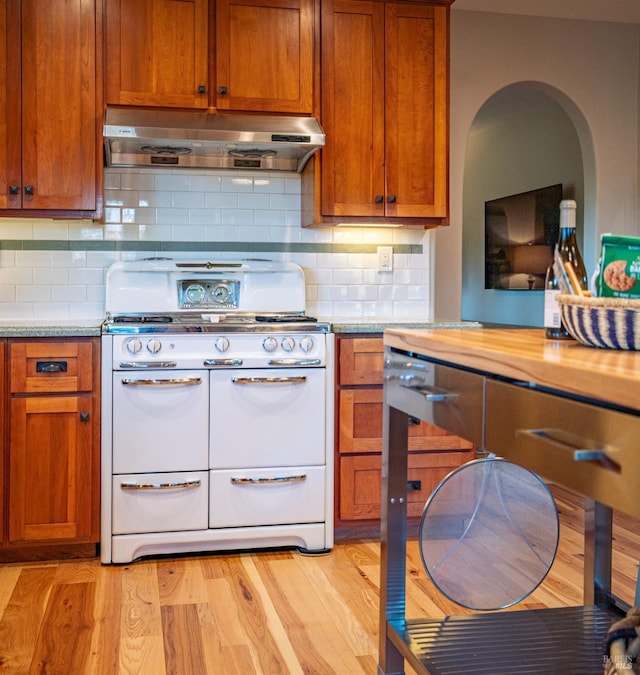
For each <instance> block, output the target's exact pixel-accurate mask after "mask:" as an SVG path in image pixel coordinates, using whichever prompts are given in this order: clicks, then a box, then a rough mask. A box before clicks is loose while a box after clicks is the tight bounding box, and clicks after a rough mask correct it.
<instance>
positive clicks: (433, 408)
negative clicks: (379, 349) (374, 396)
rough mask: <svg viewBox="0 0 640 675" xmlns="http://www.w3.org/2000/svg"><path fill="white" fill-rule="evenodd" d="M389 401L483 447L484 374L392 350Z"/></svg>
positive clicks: (388, 370) (387, 388)
mask: <svg viewBox="0 0 640 675" xmlns="http://www.w3.org/2000/svg"><path fill="white" fill-rule="evenodd" d="M387 355H388V365H387V367H386V369H385V385H386V386H385V396H386V401H387V403H388V404H389V405H390V406H392V407H394V408H397V409H398V410H402V411H403V412H405V413H407V414H409V415H412V416H414V417H417V418H419V419H421V420H424V421H425V422H429V423H430V424H433V425H435V426H437V427H440V428H442V429H446V430H447V431H448V432H450V433H452V434H454V435H456V436H460V437H462V438H466V439H467V440H469V441H471V442H472V443H474V444H475V445H477V446H478V447H483V441H484V439H483V403H484V376H482V375H478V374H476V373H471V372H469V371H466V370H461V369H458V368H451V367H449V366H443V365H440V364H436V363H432V362H431V361H425V360H423V359H416V358H413V357H410V356H404V355H402V354H398V353H395V352H392V351H391V350H389V351H388V352H387Z"/></svg>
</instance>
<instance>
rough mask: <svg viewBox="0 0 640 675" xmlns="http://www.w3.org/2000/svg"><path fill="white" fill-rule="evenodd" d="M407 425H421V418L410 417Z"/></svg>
mask: <svg viewBox="0 0 640 675" xmlns="http://www.w3.org/2000/svg"><path fill="white" fill-rule="evenodd" d="M407 424H409V425H411V424H415V425H416V426H417V425H419V424H420V418H419V417H414V416H413V415H409V419H407Z"/></svg>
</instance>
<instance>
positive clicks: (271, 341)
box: [262, 337, 278, 352]
mask: <svg viewBox="0 0 640 675" xmlns="http://www.w3.org/2000/svg"><path fill="white" fill-rule="evenodd" d="M262 346H263V347H264V349H265V350H266V351H268V352H272V351H274V350H276V349H277V348H278V341H277V340H276V339H275V338H274V337H266V338H265V339H264V340H263V341H262Z"/></svg>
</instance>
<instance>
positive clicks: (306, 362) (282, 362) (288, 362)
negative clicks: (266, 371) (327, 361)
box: [269, 359, 322, 366]
mask: <svg viewBox="0 0 640 675" xmlns="http://www.w3.org/2000/svg"><path fill="white" fill-rule="evenodd" d="M321 363H322V361H321V360H320V359H271V360H270V361H269V365H270V366H319V365H320V364H321Z"/></svg>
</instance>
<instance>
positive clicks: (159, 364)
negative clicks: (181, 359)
mask: <svg viewBox="0 0 640 675" xmlns="http://www.w3.org/2000/svg"><path fill="white" fill-rule="evenodd" d="M176 365H178V364H177V363H176V362H175V361H140V362H134V361H121V362H120V368H175V367H176Z"/></svg>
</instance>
